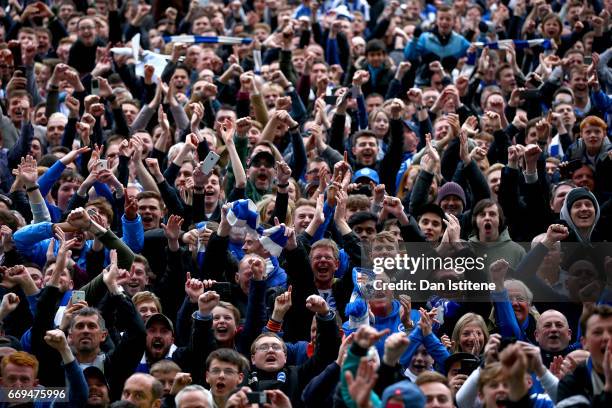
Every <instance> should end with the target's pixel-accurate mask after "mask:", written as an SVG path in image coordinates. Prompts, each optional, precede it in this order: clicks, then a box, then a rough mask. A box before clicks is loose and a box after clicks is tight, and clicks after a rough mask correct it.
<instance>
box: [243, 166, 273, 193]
mask: <svg viewBox="0 0 612 408" xmlns="http://www.w3.org/2000/svg"><path fill="white" fill-rule="evenodd" d="M274 175H275V170H274V164H273V163H272V162H270V161H268V160H267V159H263V158H258V159H257V161H252V162H251V163H250V165H249V178H250V179H251V182H252V183H253V184H255V187H256V188H257V189H258V190H264V191H267V190H269V189H270V183H271V182H272V178H273V177H274Z"/></svg>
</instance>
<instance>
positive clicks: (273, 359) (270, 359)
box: [266, 354, 276, 363]
mask: <svg viewBox="0 0 612 408" xmlns="http://www.w3.org/2000/svg"><path fill="white" fill-rule="evenodd" d="M266 363H276V356H275V355H273V354H270V355H269V356H268V357H266Z"/></svg>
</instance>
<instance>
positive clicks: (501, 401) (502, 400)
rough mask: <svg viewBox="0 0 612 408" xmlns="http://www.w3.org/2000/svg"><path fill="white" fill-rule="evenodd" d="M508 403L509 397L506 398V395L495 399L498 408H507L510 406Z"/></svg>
mask: <svg viewBox="0 0 612 408" xmlns="http://www.w3.org/2000/svg"><path fill="white" fill-rule="evenodd" d="M508 403H509V401H508V397H506V396H505V395H503V396H499V397H497V398H496V399H495V405H496V406H497V407H498V408H505V407H506V406H507V405H508Z"/></svg>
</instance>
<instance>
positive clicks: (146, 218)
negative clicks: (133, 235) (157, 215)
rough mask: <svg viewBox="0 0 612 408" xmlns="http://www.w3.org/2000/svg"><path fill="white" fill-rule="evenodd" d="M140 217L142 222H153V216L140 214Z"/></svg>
mask: <svg viewBox="0 0 612 408" xmlns="http://www.w3.org/2000/svg"><path fill="white" fill-rule="evenodd" d="M141 218H142V222H147V223H151V222H153V217H151V216H150V215H141Z"/></svg>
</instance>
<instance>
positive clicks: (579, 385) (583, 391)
mask: <svg viewBox="0 0 612 408" xmlns="http://www.w3.org/2000/svg"><path fill="white" fill-rule="evenodd" d="M600 378H601V380H602V381H603V382H604V383H605V379H604V378H603V376H601V375H600ZM557 406H558V407H563V408H568V407H571V408H582V407H593V408H604V407H606V408H607V407H612V393H610V392H603V393H601V394H599V395H597V396H595V395H593V384H592V383H591V376H590V373H589V370H588V368H587V365H586V364H584V363H583V364H580V365H579V366H578V367H576V369H575V370H574V372H572V373H569V374H567V375H566V376H565V377H563V379H562V380H561V381H559V385H558V386H557Z"/></svg>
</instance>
